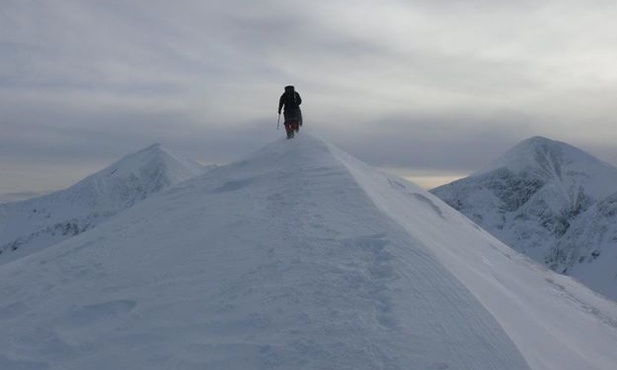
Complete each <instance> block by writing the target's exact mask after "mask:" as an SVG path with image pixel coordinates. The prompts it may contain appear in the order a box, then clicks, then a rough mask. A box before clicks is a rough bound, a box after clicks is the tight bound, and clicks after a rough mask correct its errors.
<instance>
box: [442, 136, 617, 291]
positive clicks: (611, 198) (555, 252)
mask: <svg viewBox="0 0 617 370" xmlns="http://www.w3.org/2000/svg"><path fill="white" fill-rule="evenodd" d="M432 192H433V193H434V194H435V195H437V196H439V197H440V198H441V199H443V200H444V201H446V202H447V203H448V204H450V205H451V206H452V207H454V208H455V209H457V210H459V211H460V212H462V213H463V214H465V215H466V216H467V217H469V218H470V219H471V220H473V221H474V222H476V223H477V224H478V225H480V226H482V227H483V228H484V229H486V230H487V231H489V232H490V233H491V234H493V235H494V236H496V237H497V238H499V239H500V240H502V241H503V242H505V243H506V244H508V245H510V246H512V247H513V248H515V249H516V250H518V251H520V252H523V253H525V254H527V255H528V256H530V257H531V258H533V259H535V260H536V261H538V262H541V263H543V264H546V265H547V266H548V267H550V268H551V269H553V270H555V271H557V272H560V273H566V274H568V275H570V276H573V277H575V278H577V279H578V280H580V281H581V282H583V283H585V284H586V285H588V286H589V287H590V288H592V289H594V290H596V291H597V292H600V293H602V294H604V295H606V296H607V297H609V298H612V299H614V300H617V168H615V167H612V166H610V165H609V164H606V163H604V162H601V161H600V160H598V159H596V158H594V157H592V156H591V155H589V154H587V153H585V152H583V151H581V150H579V149H576V148H574V147H572V146H570V145H568V144H565V143H561V142H557V141H552V140H548V139H545V138H541V137H534V138H531V139H528V140H525V141H523V142H522V143H520V144H518V145H517V146H515V147H514V148H513V149H511V150H510V151H508V152H507V153H506V154H505V155H503V156H502V157H501V158H500V159H498V160H497V161H496V162H495V163H494V164H492V165H490V166H488V167H487V168H485V169H483V170H482V171H480V172H478V173H475V174H473V175H471V176H470V177H468V178H465V179H462V180H458V181H455V182H453V183H451V184H448V185H444V186H441V187H439V188H436V189H433V190H432Z"/></svg>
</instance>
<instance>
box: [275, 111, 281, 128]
mask: <svg viewBox="0 0 617 370" xmlns="http://www.w3.org/2000/svg"><path fill="white" fill-rule="evenodd" d="M280 125H281V114H280V113H279V120H278V121H276V129H277V130H278V129H279V126H280Z"/></svg>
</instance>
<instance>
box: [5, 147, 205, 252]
mask: <svg viewBox="0 0 617 370" xmlns="http://www.w3.org/2000/svg"><path fill="white" fill-rule="evenodd" d="M210 169H211V167H203V166H201V165H200V164H198V163H196V162H193V161H191V160H188V159H184V158H182V157H180V156H177V155H175V154H172V153H171V152H170V151H168V150H167V149H165V148H164V147H163V146H161V145H160V144H154V145H151V146H148V147H147V148H144V149H142V150H140V151H138V152H136V153H133V154H130V155H127V156H125V157H123V158H122V159H120V160H118V161H117V162H115V163H113V164H112V165H110V166H108V167H106V168H104V169H103V170H101V171H98V172H97V173H95V174H92V175H90V176H88V177H86V178H85V179H83V180H81V181H79V182H78V183H76V184H74V185H73V186H71V187H69V188H67V189H64V190H61V191H57V192H54V193H50V194H47V195H44V196H41V197H37V198H32V199H28V200H24V201H20V202H14V203H6V204H0V263H3V262H6V261H8V260H11V259H15V258H18V257H21V256H24V255H27V254H30V253H33V252H34V251H37V250H40V249H42V248H45V247H47V246H49V245H52V244H54V243H57V242H59V241H61V240H64V239H66V238H68V237H71V236H74V235H77V234H79V233H81V232H83V231H85V230H88V229H90V228H92V227H94V226H95V225H97V224H99V223H101V222H102V221H104V220H106V219H107V218H109V217H110V216H112V215H114V214H116V213H117V212H120V211H122V210H124V209H126V208H128V207H131V206H132V205H134V204H135V203H137V202H139V201H141V200H143V199H146V198H147V197H149V196H150V195H152V194H155V193H158V192H160V191H162V190H165V189H167V188H169V187H171V186H174V185H176V184H179V183H181V182H183V181H186V180H188V179H190V178H192V177H195V176H197V175H200V174H203V173H204V172H206V171H208V170H210Z"/></svg>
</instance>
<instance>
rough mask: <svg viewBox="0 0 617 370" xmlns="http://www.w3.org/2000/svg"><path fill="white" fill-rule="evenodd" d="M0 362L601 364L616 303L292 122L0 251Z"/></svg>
mask: <svg viewBox="0 0 617 370" xmlns="http://www.w3.org/2000/svg"><path fill="white" fill-rule="evenodd" d="M0 281H3V284H2V285H0V296H2V297H3V301H2V303H0V368H8V369H11V368H14V369H22V368H26V369H51V370H54V369H63V370H71V369H84V368H87V369H93V370H102V369H129V368H130V369H136V370H139V369H148V370H151V369H169V368H174V369H181V370H183V369H196V368H207V369H240V370H241V369H257V370H261V369H273V368H281V369H299V370H301V369H317V368H329V369H359V370H362V369H410V368H411V369H470V370H471V369H473V370H482V369H516V370H522V369H537V370H545V369H546V370H548V369H565V370H569V369H572V370H575V369H576V370H579V369H606V370H609V369H614V367H615V364H617V353H615V351H614V349H615V348H617V305H615V304H614V303H613V302H610V301H608V300H605V299H603V298H602V297H600V296H598V295H596V294H594V293H592V292H591V291H590V290H588V289H587V288H585V287H584V286H582V285H581V284H579V283H577V282H576V281H574V280H572V279H571V278H569V277H566V276H562V275H557V274H555V273H553V272H552V271H549V270H547V269H544V268H542V267H541V266H539V265H538V264H536V263H534V262H531V261H529V259H528V258H526V257H523V256H522V255H519V254H518V253H516V252H515V251H513V250H511V249H510V248H509V247H507V246H506V245H504V244H503V243H501V242H499V241H498V240H496V239H495V238H494V237H492V236H490V235H489V234H487V233H486V232H485V231H484V230H481V229H480V228H478V227H477V226H476V225H474V224H473V223H472V222H470V221H469V220H468V219H467V218H465V217H463V216H462V215H460V214H459V213H458V212H456V211H454V210H453V209H452V208H450V207H448V206H447V205H446V204H445V203H443V202H442V201H440V200H439V199H438V198H437V197H435V196H433V195H432V194H430V193H428V192H426V191H424V190H423V189H421V188H420V187H418V186H416V185H413V184H410V183H408V182H406V181H405V180H402V179H400V178H397V177H394V176H389V175H385V174H383V173H381V172H378V171H375V170H374V169H372V168H371V167H369V166H368V165H366V164H364V163H362V162H360V161H358V160H356V159H355V158H353V157H351V156H350V155H348V154H347V153H344V152H342V151H341V150H339V149H337V148H335V147H333V146H332V145H330V144H327V143H325V142H323V141H321V140H319V139H316V138H314V137H312V136H309V135H307V134H306V132H304V133H303V134H302V135H300V136H298V137H296V138H295V139H293V140H285V139H283V140H279V141H277V142H275V143H273V144H271V145H269V146H267V147H265V148H263V149H262V150H260V151H258V152H256V153H254V154H252V155H250V156H249V157H247V158H246V159H244V160H241V161H239V162H235V163H233V164H230V165H227V166H222V167H219V168H217V169H216V170H214V171H212V172H209V173H207V174H204V175H201V176H198V177H195V178H192V179H189V180H188V181H185V182H183V183H182V184H179V185H177V186H175V187H173V188H172V189H170V190H169V191H166V192H163V193H160V194H159V195H157V196H156V197H151V198H148V199H146V200H145V201H143V202H140V203H139V204H137V205H135V206H134V207H131V208H129V209H127V210H126V211H124V212H122V213H119V214H117V215H116V216H114V217H113V218H112V219H110V220H109V221H108V222H105V223H104V224H101V225H99V226H98V227H97V228H95V229H92V230H89V231H88V232H86V233H83V234H80V235H78V236H76V237H74V238H71V239H69V240H66V241H64V242H62V243H60V244H57V245H54V246H52V247H49V248H47V249H45V250H43V251H41V252H39V253H36V254H33V255H31V256H29V257H28V258H22V259H19V260H16V261H13V262H11V263H7V264H5V265H2V266H0Z"/></svg>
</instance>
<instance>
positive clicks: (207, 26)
mask: <svg viewBox="0 0 617 370" xmlns="http://www.w3.org/2000/svg"><path fill="white" fill-rule="evenodd" d="M615 19H617V3H616V2H615V1H614V0H610V1H609V0H606V1H604V0H585V1H570V0H543V1H533V0H520V1H512V2H505V1H492V0H417V1H413V0H408V1H402V0H401V1H397V0H370V1H369V0H353V1H352V0H324V1H322V0H313V1H306V0H302V1H296V0H261V1H254V0H175V1H168V0H2V1H0V193H6V192H17V191H28V190H33V191H42V190H49V189H58V188H62V187H66V186H68V185H71V184H72V183H74V182H76V181H77V180H79V179H81V178H83V177H84V176H86V175H88V174H90V173H92V172H95V171H97V170H99V169H101V168H103V167H105V166H107V165H109V164H111V163H112V162H113V161H115V160H117V159H119V158H120V157H122V156H124V155H126V154H129V153H131V152H135V151H137V150H139V149H142V148H143V147H146V146H148V145H150V144H152V143H154V142H160V143H163V144H164V145H165V146H166V147H167V148H168V149H170V150H171V151H173V152H175V153H179V154H183V155H185V156H188V157H191V158H193V159H197V160H199V161H200V162H203V163H218V164H224V163H228V162H230V161H234V160H237V159H240V158H242V157H243V156H246V155H247V154H249V153H250V152H251V151H253V150H256V149H258V148H260V147H261V146H263V145H265V144H267V143H269V142H271V141H273V140H276V139H277V138H280V137H282V136H283V135H284V134H283V132H281V131H277V130H276V122H277V117H278V116H277V103H278V98H279V96H280V94H281V93H282V92H283V87H284V86H285V85H287V84H293V85H295V86H296V88H297V91H298V92H299V93H300V94H301V96H302V98H303V105H302V108H303V113H304V118H305V123H306V124H305V126H306V128H307V129H310V131H311V132H312V133H314V134H316V135H317V136H320V137H323V138H325V139H327V140H328V141H330V142H332V143H334V144H336V145H338V146H339V147H341V148H343V149H344V150H346V151H348V152H350V153H351V154H353V155H354V156H356V157H358V158H360V159H362V160H364V161H366V162H368V163H369V164H372V165H375V166H378V167H381V168H385V169H389V170H393V171H396V172H397V173H399V174H402V175H406V176H415V178H417V179H418V181H419V182H422V181H424V180H427V177H434V178H435V179H439V180H441V181H445V180H447V179H449V178H452V177H457V176H464V175H466V174H469V173H470V172H473V171H475V170H478V169H479V168H480V167H482V166H484V165H486V164H487V163H488V162H490V161H492V160H494V159H495V158H496V157H497V156H499V155H500V154H502V153H503V152H504V151H505V150H507V149H508V148H510V147H511V146H513V145H515V144H516V143H518V142H519V141H521V140H523V139H526V138H528V137H530V136H535V135H542V136H546V137H548V138H551V139H556V140H561V141H565V142H568V143H570V144H572V145H575V146H577V147H579V148H581V149H583V150H585V151H587V152H589V153H591V154H593V155H595V156H597V157H599V158H600V159H603V160H605V161H607V162H609V163H611V164H613V165H617V145H615V143H617V131H616V130H615V127H616V126H617V125H616V123H617V99H616V98H617V64H616V61H617V22H615Z"/></svg>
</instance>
